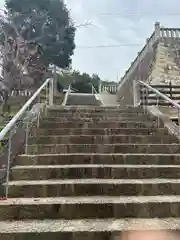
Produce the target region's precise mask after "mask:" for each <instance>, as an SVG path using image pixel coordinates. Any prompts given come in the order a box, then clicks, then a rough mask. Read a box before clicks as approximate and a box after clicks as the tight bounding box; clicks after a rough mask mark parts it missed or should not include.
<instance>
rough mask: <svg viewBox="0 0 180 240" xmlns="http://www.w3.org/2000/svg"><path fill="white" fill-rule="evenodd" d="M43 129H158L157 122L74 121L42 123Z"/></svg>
mask: <svg viewBox="0 0 180 240" xmlns="http://www.w3.org/2000/svg"><path fill="white" fill-rule="evenodd" d="M40 127H41V128H69V127H70V128H143V127H149V128H152V127H157V122H154V121H149V122H141V121H120V122H117V121H107V122H101V123H99V122H94V123H91V122H83V121H81V120H79V122H73V121H42V122H41V123H40Z"/></svg>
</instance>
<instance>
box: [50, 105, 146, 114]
mask: <svg viewBox="0 0 180 240" xmlns="http://www.w3.org/2000/svg"><path fill="white" fill-rule="evenodd" d="M48 112H50V113H51V112H59V113H69V112H73V113H74V112H83V113H101V112H102V113H103V112H118V113H144V109H143V108H142V107H141V106H140V107H136V108H134V107H126V108H122V107H120V106H94V107H92V106H90V107H89V106H85V107H84V106H78V107H74V106H57V107H51V108H48Z"/></svg>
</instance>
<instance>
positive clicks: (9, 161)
mask: <svg viewBox="0 0 180 240" xmlns="http://www.w3.org/2000/svg"><path fill="white" fill-rule="evenodd" d="M13 131H14V128H13V129H11V130H10V133H9V144H8V159H7V160H8V162H7V173H6V189H5V197H6V199H7V198H8V193H9V172H10V165H11V152H12V149H11V148H12V136H13Z"/></svg>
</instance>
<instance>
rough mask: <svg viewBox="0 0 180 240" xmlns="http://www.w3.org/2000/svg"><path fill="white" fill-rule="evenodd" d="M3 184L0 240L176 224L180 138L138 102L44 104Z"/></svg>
mask: <svg viewBox="0 0 180 240" xmlns="http://www.w3.org/2000/svg"><path fill="white" fill-rule="evenodd" d="M157 126H158V127H157ZM8 185H9V188H8V190H9V191H8V199H4V200H2V201H0V239H1V240H22V239H34V240H36V239H44V240H46V239H47V240H49V238H51V239H53V240H54V239H68V240H81V239H83V240H84V239H87V240H105V239H106V240H108V239H112V238H113V237H114V236H115V235H118V234H120V232H122V231H125V230H133V229H135V230H137V227H138V229H143V230H144V229H155V230H157V229H165V230H177V229H178V230H179V229H180V218H179V217H180V212H179V209H180V143H179V140H178V138H176V137H175V136H173V135H171V134H169V133H168V130H167V129H166V128H165V127H164V125H163V123H162V122H159V121H158V120H157V118H156V117H153V116H151V115H149V114H147V113H144V110H143V108H142V107H137V108H133V107H126V108H119V107H101V106H84V107H76V106H65V107H62V106H59V107H58V106H56V107H51V108H49V109H48V111H47V115H46V116H45V117H44V118H43V119H41V121H40V125H39V129H38V132H37V133H36V134H35V135H32V136H31V137H30V139H29V141H28V148H27V153H26V154H24V153H22V154H19V155H18V156H17V157H16V158H15V162H14V165H13V167H12V168H11V174H10V181H9V184H8Z"/></svg>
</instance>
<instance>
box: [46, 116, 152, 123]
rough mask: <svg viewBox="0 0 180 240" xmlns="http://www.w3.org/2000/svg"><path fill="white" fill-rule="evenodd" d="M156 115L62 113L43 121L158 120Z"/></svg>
mask: <svg viewBox="0 0 180 240" xmlns="http://www.w3.org/2000/svg"><path fill="white" fill-rule="evenodd" d="M156 119H157V118H156V117H154V116H149V115H135V116H133V117H132V116H122V115H116V116H108V115H106V116H103V115H102V116H97V117H93V118H92V117H81V118H79V117H78V116H77V117H74V116H70V117H69V116H67V115H66V114H64V115H62V116H61V117H52V116H47V117H45V118H43V119H42V121H44V120H46V121H55V122H56V121H72V122H79V121H82V122H101V121H126V120H127V121H132V120H134V121H143V122H144V121H156Z"/></svg>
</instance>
